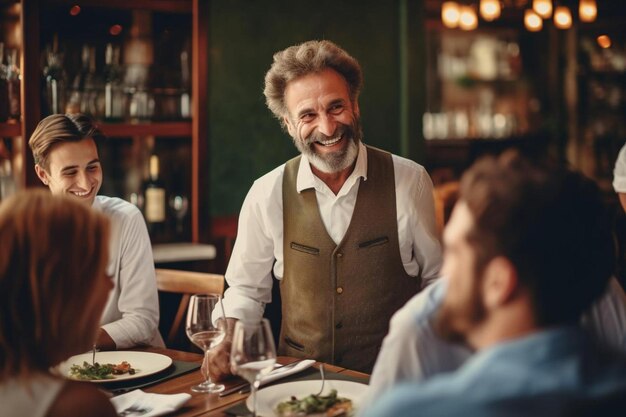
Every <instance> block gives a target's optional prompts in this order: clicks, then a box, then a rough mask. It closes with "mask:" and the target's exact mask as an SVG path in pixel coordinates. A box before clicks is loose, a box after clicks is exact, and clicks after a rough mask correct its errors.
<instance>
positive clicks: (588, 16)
mask: <svg viewBox="0 0 626 417" xmlns="http://www.w3.org/2000/svg"><path fill="white" fill-rule="evenodd" d="M578 16H579V17H580V21H581V22H593V21H594V20H596V16H598V5H597V4H596V0H580V3H579V5H578Z"/></svg>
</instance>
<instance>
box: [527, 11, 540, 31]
mask: <svg viewBox="0 0 626 417" xmlns="http://www.w3.org/2000/svg"><path fill="white" fill-rule="evenodd" d="M524 26H526V29H528V30H529V31H530V32H539V31H540V30H541V28H542V27H543V20H541V17H539V15H538V14H537V13H535V12H534V11H533V10H532V9H526V10H525V11H524Z"/></svg>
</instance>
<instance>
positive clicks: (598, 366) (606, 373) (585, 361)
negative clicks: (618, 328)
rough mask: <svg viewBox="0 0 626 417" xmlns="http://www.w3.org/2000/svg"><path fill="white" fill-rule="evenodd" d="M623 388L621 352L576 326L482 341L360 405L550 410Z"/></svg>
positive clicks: (401, 411)
mask: <svg viewBox="0 0 626 417" xmlns="http://www.w3.org/2000/svg"><path fill="white" fill-rule="evenodd" d="M618 392H622V394H623V395H626V359H625V358H624V356H621V354H617V353H613V352H610V353H609V352H608V351H602V350H600V349H599V348H597V347H596V346H594V345H593V344H592V343H591V341H590V338H589V337H588V336H587V335H586V334H585V333H584V332H583V331H582V330H581V329H580V328H578V327H574V326H572V327H560V328H556V329H552V330H545V331H541V332H538V333H534V334H532V335H530V336H527V337H524V338H521V339H516V340H514V341H510V342H506V343H501V344H498V345H496V346H493V347H491V348H487V349H484V350H482V351H480V352H478V353H476V354H475V355H474V356H473V357H472V358H470V359H469V360H468V361H467V362H466V363H465V365H463V366H462V367H461V368H460V369H459V370H458V371H456V372H452V373H444V374H440V375H438V376H435V377H433V378H432V379H430V380H428V381H426V382H423V383H409V384H401V385H398V386H397V387H395V388H392V389H391V390H389V391H388V392H387V393H386V394H384V395H383V396H382V397H381V398H380V399H379V400H377V401H375V402H374V403H373V404H372V405H371V406H370V407H367V409H365V410H361V411H362V412H363V415H364V416H365V417H390V416H394V417H407V416H429V417H430V416H435V417H436V416H451V415H455V416H457V415H462V416H474V415H480V416H500V415H507V416H509V415H532V416H544V415H545V416H552V415H559V414H560V413H563V412H566V411H567V410H570V409H569V408H568V407H579V406H580V404H581V402H585V401H586V400H592V399H595V398H604V397H605V396H610V395H612V394H614V393H618ZM623 398H626V397H623ZM625 412H626V411H625Z"/></svg>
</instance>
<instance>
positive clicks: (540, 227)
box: [460, 151, 615, 325]
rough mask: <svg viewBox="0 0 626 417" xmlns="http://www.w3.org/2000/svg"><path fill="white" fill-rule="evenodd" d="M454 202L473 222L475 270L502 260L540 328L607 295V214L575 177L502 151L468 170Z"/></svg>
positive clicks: (589, 184)
mask: <svg viewBox="0 0 626 417" xmlns="http://www.w3.org/2000/svg"><path fill="white" fill-rule="evenodd" d="M460 199H461V200H463V201H464V202H466V203H467V205H468V207H469V210H470V211H471V213H472V216H473V218H474V225H473V228H472V229H471V231H470V232H469V233H468V241H469V242H470V244H471V245H472V246H473V247H474V248H475V250H476V252H477V258H478V259H477V261H478V263H479V264H482V265H485V264H486V263H487V262H488V261H489V260H490V259H492V258H494V257H496V256H505V257H506V258H508V259H509V260H510V261H511V262H512V263H513V265H514V266H515V268H516V269H517V273H518V278H519V280H520V285H522V286H523V287H525V288H526V289H528V290H529V292H530V294H531V296H532V299H533V303H534V307H535V313H536V320H537V321H538V323H539V324H541V325H552V324H562V323H566V322H567V323H569V322H575V321H577V320H578V319H579V318H580V315H581V314H582V312H583V311H584V310H585V309H586V308H587V307H589V306H590V305H591V303H592V302H593V301H594V300H595V299H596V298H598V297H599V296H600V295H601V294H602V292H603V291H604V290H605V289H606V286H607V283H608V280H609V278H610V277H611V274H612V273H613V268H614V264H615V251H614V247H613V239H612V233H611V225H610V220H609V215H608V210H607V207H606V206H605V204H604V203H603V200H602V195H601V192H600V190H599V188H598V187H597V185H596V184H595V183H594V182H593V181H591V180H590V179H588V178H586V177H584V176H583V175H582V174H580V173H577V172H574V171H572V170H570V169H568V168H566V167H563V166H559V165H556V164H551V163H545V162H544V163H532V162H530V161H529V160H527V159H525V158H523V157H521V156H520V155H519V153H517V152H514V151H508V152H505V153H504V154H502V155H501V156H500V157H487V158H485V159H482V160H480V161H479V162H477V163H476V164H474V165H473V166H472V167H471V168H470V169H469V170H468V171H467V172H466V173H465V174H464V175H463V178H462V179H461V188H460Z"/></svg>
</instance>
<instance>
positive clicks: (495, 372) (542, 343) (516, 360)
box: [361, 153, 626, 417]
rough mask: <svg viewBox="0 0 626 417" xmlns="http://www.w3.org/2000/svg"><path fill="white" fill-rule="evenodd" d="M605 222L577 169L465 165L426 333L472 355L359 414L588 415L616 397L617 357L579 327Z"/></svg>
mask: <svg viewBox="0 0 626 417" xmlns="http://www.w3.org/2000/svg"><path fill="white" fill-rule="evenodd" d="M608 218H609V216H608V215H607V213H606V212H605V207H604V205H603V204H602V198H601V194H600V191H599V190H598V188H597V186H595V184H593V182H591V181H590V180H588V179H585V178H584V177H583V176H581V175H580V174H577V173H574V172H571V171H568V170H565V169H562V168H557V167H549V166H539V165H533V164H531V163H529V162H528V161H526V160H524V159H522V158H521V157H519V156H518V155H516V154H511V153H505V154H504V155H502V156H501V157H499V158H498V159H495V158H489V159H485V160H483V161H481V162H479V163H478V164H476V165H475V166H474V167H472V168H471V169H470V170H469V171H468V172H467V173H466V174H465V175H464V176H463V179H462V182H461V195H460V200H459V202H458V204H457V205H456V207H455V209H454V211H453V213H452V217H451V219H450V222H449V224H448V226H447V227H446V230H445V233H444V247H445V256H444V266H443V275H444V276H446V277H447V282H446V283H445V285H446V287H447V288H445V295H444V299H443V303H442V305H441V307H440V308H439V309H438V311H437V313H436V314H435V319H434V321H433V323H432V328H433V330H434V332H435V333H436V334H437V335H438V336H439V337H441V338H442V339H444V340H445V341H448V342H452V343H461V344H465V345H468V346H470V347H471V348H473V349H475V350H476V351H477V353H476V354H475V355H474V356H473V357H471V358H470V359H469V360H468V361H467V362H466V363H465V364H464V365H463V366H462V367H461V368H460V369H458V370H457V371H455V372H451V373H443V374H440V375H438V376H435V377H433V378H431V379H429V380H428V381H426V382H424V383H413V384H404V385H400V386H398V387H396V388H393V389H391V390H390V391H389V392H387V393H386V394H385V395H383V396H382V397H381V398H380V399H379V400H377V401H376V402H375V404H373V405H372V406H371V407H367V409H362V410H361V412H362V413H363V414H364V415H365V416H367V417H375V416H381V417H386V416H399V417H402V416H418V415H425V416H440V415H444V416H445V415H461V414H463V415H546V416H547V415H580V414H576V413H582V415H587V414H584V413H588V412H590V410H591V412H593V409H594V408H595V407H606V404H607V403H610V405H614V404H617V403H620V402H621V403H623V402H624V401H626V400H625V399H626V359H624V357H623V356H621V354H618V353H614V352H611V351H609V350H607V349H605V348H601V347H599V346H596V345H595V343H594V342H593V341H592V339H591V338H590V337H589V336H588V335H587V333H586V332H585V331H584V330H582V328H580V326H579V322H580V317H581V315H582V313H583V311H585V310H586V309H587V308H588V307H589V306H590V305H591V304H592V303H593V302H594V301H595V300H596V299H597V298H599V296H600V295H601V294H602V293H603V292H604V290H605V288H606V287H607V283H608V281H609V278H610V276H611V272H612V268H613V264H614V252H613V244H612V238H611V228H610V223H609V220H608ZM433 295H434V296H436V294H435V293H434V292H433ZM442 343H444V342H442ZM621 406H624V404H621ZM623 410H624V409H623V408H622V411H623ZM603 411H604V409H603Z"/></svg>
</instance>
